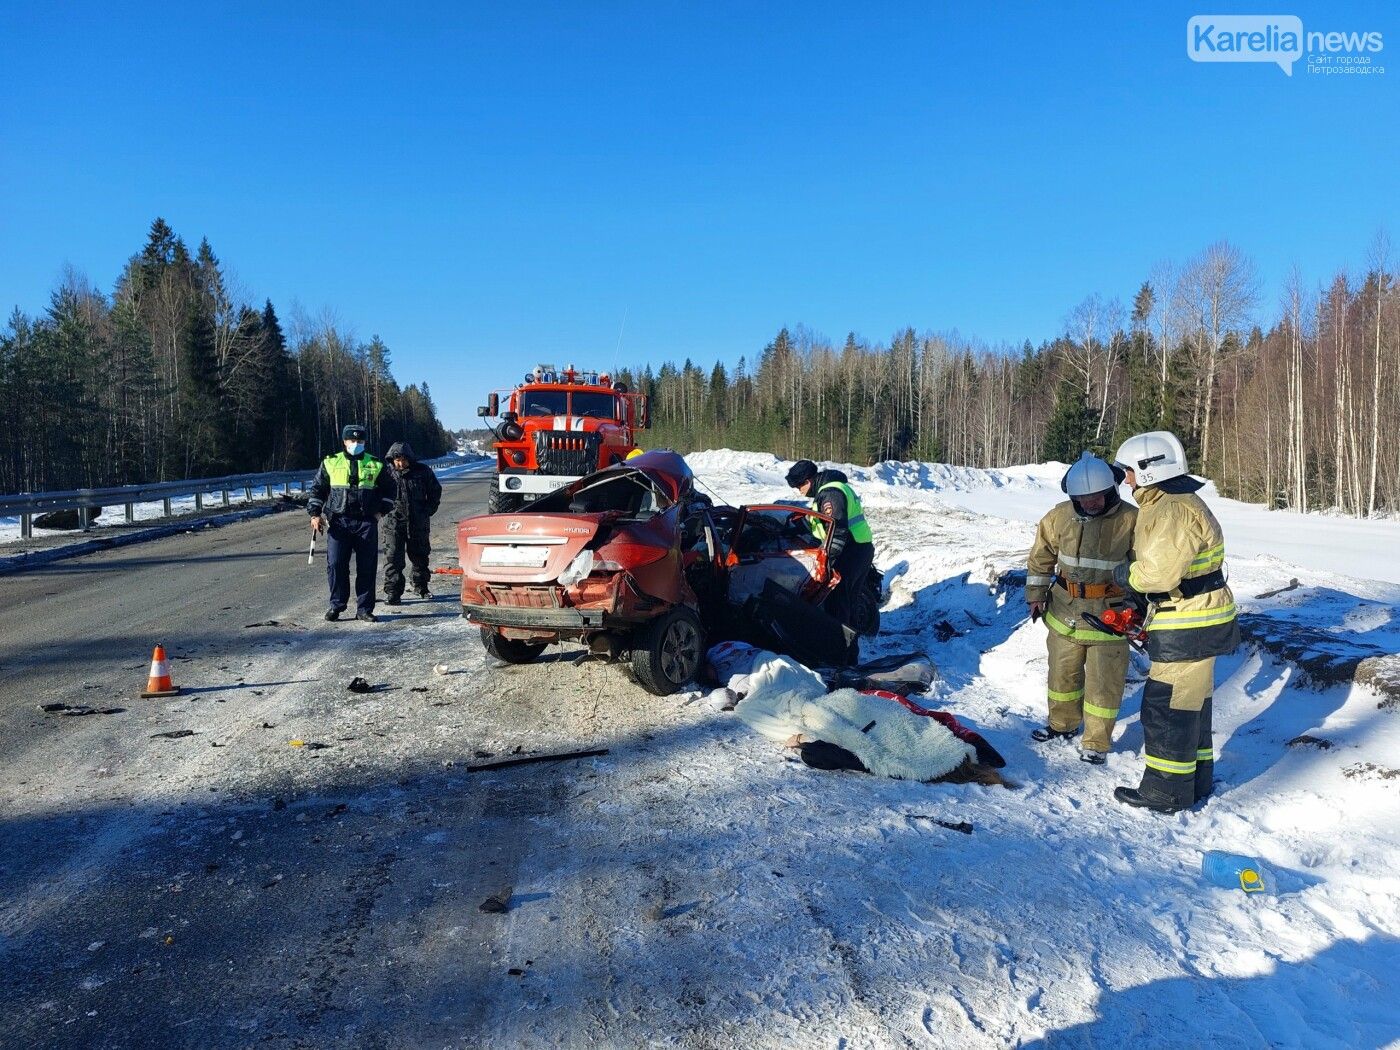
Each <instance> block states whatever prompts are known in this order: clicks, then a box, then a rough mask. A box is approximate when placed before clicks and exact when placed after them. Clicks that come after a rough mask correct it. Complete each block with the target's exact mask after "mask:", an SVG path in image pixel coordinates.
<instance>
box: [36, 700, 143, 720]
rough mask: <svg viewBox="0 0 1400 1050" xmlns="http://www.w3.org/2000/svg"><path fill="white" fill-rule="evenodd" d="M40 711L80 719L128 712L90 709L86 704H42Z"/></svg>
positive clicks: (117, 708) (115, 708) (100, 708)
mask: <svg viewBox="0 0 1400 1050" xmlns="http://www.w3.org/2000/svg"><path fill="white" fill-rule="evenodd" d="M39 710H40V711H44V712H46V713H48V714H57V715H68V716H70V717H74V718H79V717H82V716H83V715H119V714H121V713H122V712H123V711H125V710H126V708H124V707H88V706H87V705H86V704H64V703H52V704H40V705H39Z"/></svg>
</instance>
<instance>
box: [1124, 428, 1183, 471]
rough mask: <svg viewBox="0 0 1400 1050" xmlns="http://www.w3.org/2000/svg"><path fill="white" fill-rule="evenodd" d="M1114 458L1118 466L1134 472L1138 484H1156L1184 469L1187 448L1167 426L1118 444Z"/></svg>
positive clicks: (1136, 435) (1134, 436)
mask: <svg viewBox="0 0 1400 1050" xmlns="http://www.w3.org/2000/svg"><path fill="white" fill-rule="evenodd" d="M1114 458H1115V459H1116V460H1117V461H1118V466H1120V467H1122V468H1123V469H1124V470H1131V471H1132V472H1133V473H1134V474H1136V475H1137V483H1138V484H1139V485H1156V484H1158V483H1159V482H1163V481H1166V480H1168V479H1169V478H1179V477H1181V476H1182V475H1183V474H1185V473H1186V472H1187V471H1186V449H1184V448H1182V447H1181V442H1180V441H1178V440H1177V438H1176V435H1175V434H1173V433H1172V432H1171V431H1169V430H1153V431H1151V432H1150V433H1147V434H1135V435H1133V436H1132V437H1130V438H1128V440H1127V441H1125V442H1123V444H1122V445H1121V446H1119V448H1118V455H1117V456H1115V457H1114Z"/></svg>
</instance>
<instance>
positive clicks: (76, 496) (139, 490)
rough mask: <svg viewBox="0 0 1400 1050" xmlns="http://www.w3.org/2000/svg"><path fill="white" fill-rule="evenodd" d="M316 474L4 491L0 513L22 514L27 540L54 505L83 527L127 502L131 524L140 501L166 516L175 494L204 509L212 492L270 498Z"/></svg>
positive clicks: (223, 498)
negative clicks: (262, 493)
mask: <svg viewBox="0 0 1400 1050" xmlns="http://www.w3.org/2000/svg"><path fill="white" fill-rule="evenodd" d="M315 476H316V472H315V471H310V470H283V471H277V472H274V473H270V474H232V475H229V476H228V477H223V478H191V479H189V480H187V481H158V482H155V483H153V484H149V485H120V486H117V487H115V488H108V489H72V490H70V491H68V492H22V493H20V494H18V495H15V496H0V515H9V514H15V513H18V514H19V532H20V535H21V536H23V537H24V538H26V539H28V538H29V537H31V536H33V535H34V522H33V519H34V515H36V514H43V513H44V512H46V511H51V510H77V512H78V525H79V527H80V528H82V529H83V530H84V531H86V530H87V528H88V525H89V524H90V523H91V517H90V515H91V513H92V511H93V510H96V509H97V508H99V507H124V508H125V510H126V521H127V524H132V523H134V522H135V521H136V504H138V503H154V502H155V501H156V500H160V501H161V502H162V503H163V504H164V508H163V512H164V515H165V517H167V518H168V517H171V516H172V513H173V508H172V507H171V500H173V499H175V498H176V497H177V496H189V495H193V496H194V509H195V512H196V513H198V512H199V511H202V510H203V509H204V501H205V498H206V497H208V496H211V495H214V494H216V493H217V494H218V496H219V497H220V503H221V505H222V506H225V507H227V506H229V495H230V494H231V493H234V492H238V491H239V490H242V492H243V495H244V498H245V499H248V500H251V499H252V498H253V492H254V491H255V490H258V489H264V490H266V493H267V498H268V499H271V498H272V496H273V489H275V488H281V489H282V490H283V491H284V492H291V491H292V486H293V485H296V486H297V487H298V490H299V491H302V492H304V491H306V486H307V485H308V484H310V482H311V479H312V478H314V477H315Z"/></svg>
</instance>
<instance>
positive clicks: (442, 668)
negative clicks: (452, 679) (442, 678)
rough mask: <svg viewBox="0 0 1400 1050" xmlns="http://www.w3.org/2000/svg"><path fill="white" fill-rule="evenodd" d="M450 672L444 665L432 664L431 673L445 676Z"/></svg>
mask: <svg viewBox="0 0 1400 1050" xmlns="http://www.w3.org/2000/svg"><path fill="white" fill-rule="evenodd" d="M450 670H451V668H450V667H448V666H447V665H446V664H434V665H433V671H434V672H436V673H437V674H447V673H448V672H449V671H450Z"/></svg>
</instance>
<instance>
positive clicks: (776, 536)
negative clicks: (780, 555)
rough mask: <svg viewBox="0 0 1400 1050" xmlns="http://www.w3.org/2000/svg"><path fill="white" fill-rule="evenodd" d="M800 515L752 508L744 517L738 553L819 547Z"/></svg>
mask: <svg viewBox="0 0 1400 1050" xmlns="http://www.w3.org/2000/svg"><path fill="white" fill-rule="evenodd" d="M820 546H821V544H820V543H819V542H818V541H817V538H816V537H815V536H813V535H812V531H811V529H809V528H808V527H807V525H806V523H805V522H804V521H803V519H802V518H801V517H797V518H794V517H793V516H792V512H791V511H786V510H750V511H749V512H748V513H747V514H746V515H745V516H744V531H743V535H741V536H740V537H739V540H738V543H737V544H736V545H735V550H736V552H738V553H739V554H761V553H764V552H769V551H788V550H794V549H796V548H806V547H820Z"/></svg>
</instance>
